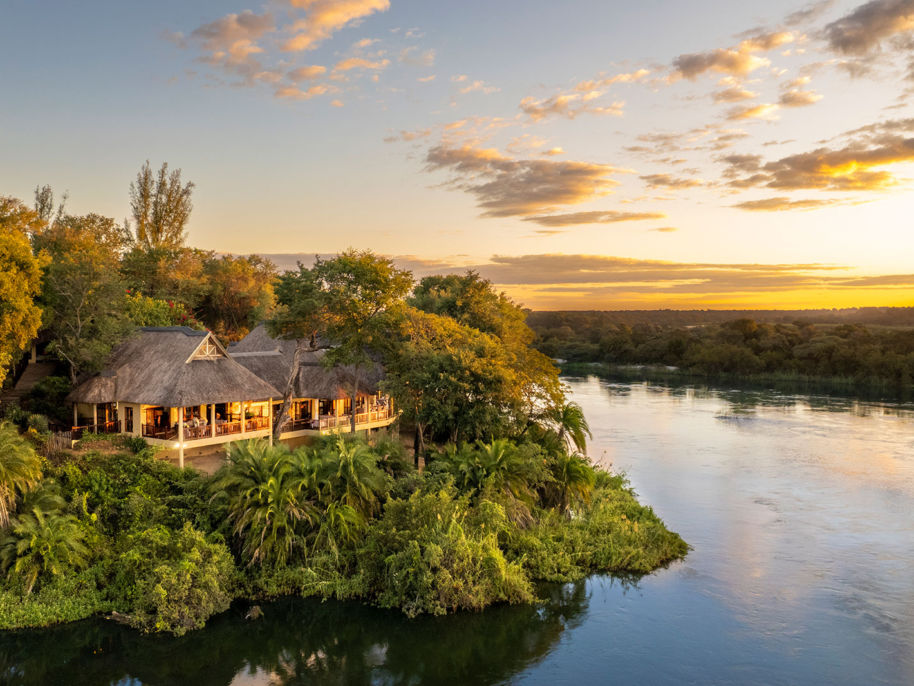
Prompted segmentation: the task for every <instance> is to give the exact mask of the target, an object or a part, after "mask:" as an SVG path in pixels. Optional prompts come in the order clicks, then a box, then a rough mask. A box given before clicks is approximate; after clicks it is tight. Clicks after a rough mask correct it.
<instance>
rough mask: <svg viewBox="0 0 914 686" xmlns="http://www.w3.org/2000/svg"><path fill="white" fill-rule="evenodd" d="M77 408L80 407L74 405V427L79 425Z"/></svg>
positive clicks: (76, 404)
mask: <svg viewBox="0 0 914 686" xmlns="http://www.w3.org/2000/svg"><path fill="white" fill-rule="evenodd" d="M77 407H79V404H78V403H73V426H76V425H77V424H79V412H77V410H76V408H77Z"/></svg>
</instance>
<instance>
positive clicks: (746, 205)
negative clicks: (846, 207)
mask: <svg viewBox="0 0 914 686" xmlns="http://www.w3.org/2000/svg"><path fill="white" fill-rule="evenodd" d="M839 202H841V201H840V200H791V199H790V198H787V197H785V196H780V197H777V198H765V199H764V200H747V201H745V202H741V203H737V204H736V205H733V207H735V208H737V209H740V210H747V211H750V212H783V211H785V210H815V209H819V208H821V207H828V206H829V205H836V204H838V203H839Z"/></svg>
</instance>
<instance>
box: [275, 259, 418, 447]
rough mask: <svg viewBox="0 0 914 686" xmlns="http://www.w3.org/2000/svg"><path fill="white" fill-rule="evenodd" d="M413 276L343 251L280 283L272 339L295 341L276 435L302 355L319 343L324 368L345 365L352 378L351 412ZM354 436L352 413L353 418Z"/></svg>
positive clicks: (387, 262) (288, 274)
mask: <svg viewBox="0 0 914 686" xmlns="http://www.w3.org/2000/svg"><path fill="white" fill-rule="evenodd" d="M412 282H413V281H412V275H411V274H410V273H409V272H408V271H404V270H401V269H397V268H396V267H395V266H394V264H393V262H392V261H391V260H389V259H387V258H383V257H379V256H377V255H375V254H373V253H371V252H370V251H358V250H347V251H345V252H343V253H340V254H339V255H337V256H336V257H333V258H329V259H323V258H320V257H317V258H316V259H315V262H314V266H312V267H311V268H310V269H309V268H306V267H304V266H303V265H301V264H299V267H298V271H297V272H286V273H285V274H283V275H282V276H281V277H280V278H279V282H278V284H277V286H276V296H277V301H278V303H279V308H278V311H277V314H276V316H275V317H274V318H273V319H272V320H271V322H269V328H270V331H271V333H273V334H274V335H278V336H280V337H282V338H292V339H296V340H297V341H298V345H297V346H296V354H295V356H294V358H293V364H292V369H291V371H290V374H289V382H288V384H287V387H286V389H285V394H284V399H283V400H284V402H283V406H282V409H281V411H280V414H279V417H278V420H277V423H276V427H277V429H276V431H277V432H278V431H279V430H280V428H281V426H282V423H283V422H284V420H285V417H286V416H287V415H288V407H289V404H290V402H291V398H292V389H293V387H294V383H295V380H296V377H297V374H298V370H299V369H300V367H301V358H302V355H303V354H304V352H307V351H308V350H314V349H316V346H317V345H318V344H319V339H321V340H323V341H324V342H325V344H326V346H325V347H327V348H328V353H327V354H326V355H325V357H324V361H325V363H326V364H328V365H337V366H342V365H345V366H347V367H348V369H349V371H350V373H349V374H348V376H349V378H350V383H349V393H350V397H351V399H352V407H353V409H354V408H355V404H356V397H357V396H358V391H359V386H360V383H361V380H362V377H363V375H364V370H365V368H366V366H368V365H370V364H373V363H374V360H373V357H372V353H373V352H375V351H377V350H379V349H380V348H381V347H382V346H383V345H384V344H385V342H386V337H387V335H388V333H389V332H390V331H391V329H392V326H393V321H394V320H395V317H396V314H397V312H398V310H399V309H400V307H401V306H402V303H403V299H404V297H405V296H406V294H407V293H408V292H409V289H410V287H411V286H412ZM350 427H351V429H352V431H353V432H355V412H354V411H353V413H352V417H351V425H350Z"/></svg>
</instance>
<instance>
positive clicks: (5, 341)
mask: <svg viewBox="0 0 914 686" xmlns="http://www.w3.org/2000/svg"><path fill="white" fill-rule="evenodd" d="M39 228H40V220H39V218H38V216H37V215H36V213H35V212H32V211H31V210H29V209H28V208H26V207H25V206H24V205H23V204H22V203H21V202H19V201H18V200H15V199H14V198H7V197H3V196H0V384H2V383H3V380H4V379H5V378H6V375H7V370H8V369H9V367H10V365H11V364H13V363H14V362H15V359H14V357H15V356H16V354H17V353H19V352H21V351H22V350H24V349H25V347H26V346H27V345H28V344H29V343H30V342H31V341H32V339H33V338H35V335H36V334H37V333H38V329H39V327H40V326H41V308H40V307H39V306H38V304H37V303H36V302H35V300H36V297H37V296H38V294H39V293H40V291H41V278H42V269H43V268H44V267H45V266H46V265H47V261H48V260H47V256H46V255H45V254H44V253H41V252H38V253H37V254H34V253H33V252H32V247H31V245H30V244H29V234H30V233H32V232H34V231H36V230H38V229H39Z"/></svg>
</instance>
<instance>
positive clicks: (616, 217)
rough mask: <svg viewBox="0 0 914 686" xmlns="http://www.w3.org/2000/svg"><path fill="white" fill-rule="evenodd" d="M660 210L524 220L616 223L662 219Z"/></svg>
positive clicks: (553, 224)
mask: <svg viewBox="0 0 914 686" xmlns="http://www.w3.org/2000/svg"><path fill="white" fill-rule="evenodd" d="M665 217H666V215H665V214H663V213H662V212H616V211H595V212H570V213H568V214H550V215H538V216H532V217H524V221H525V222H534V223H535V224H539V225H540V226H551V227H559V226H578V225H581V224H616V223H618V222H635V221H645V220H648V219H664V218H665Z"/></svg>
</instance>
